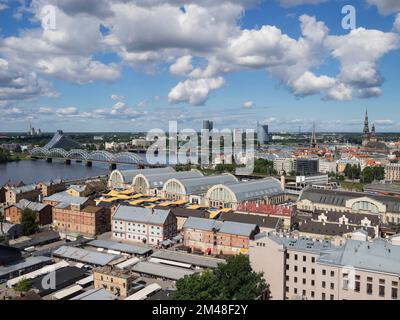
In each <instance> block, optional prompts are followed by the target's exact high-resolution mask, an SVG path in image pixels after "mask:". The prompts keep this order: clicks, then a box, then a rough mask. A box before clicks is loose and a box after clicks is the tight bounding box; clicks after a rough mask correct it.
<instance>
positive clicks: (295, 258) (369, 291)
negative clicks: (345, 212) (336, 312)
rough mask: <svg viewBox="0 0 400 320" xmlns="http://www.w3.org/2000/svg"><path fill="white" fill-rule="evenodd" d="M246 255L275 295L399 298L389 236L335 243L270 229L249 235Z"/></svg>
mask: <svg viewBox="0 0 400 320" xmlns="http://www.w3.org/2000/svg"><path fill="white" fill-rule="evenodd" d="M355 238H357V237H355ZM397 238H398V237H397ZM249 256H250V262H251V265H252V268H253V269H254V270H255V271H257V272H264V278H265V279H266V281H267V283H269V284H270V290H271V295H272V299H275V300H285V299H308V300H398V299H399V276H400V246H399V245H398V243H397V241H396V239H395V238H393V239H391V240H383V239H375V240H373V241H372V242H368V241H366V238H364V239H362V238H357V239H350V240H347V241H346V243H345V244H344V245H342V246H337V247H335V246H332V245H331V244H330V242H328V241H319V240H315V239H311V238H305V237H298V238H294V237H290V236H285V235H280V234H277V233H272V232H270V233H268V234H266V233H262V234H259V235H258V236H256V237H255V239H254V240H253V241H251V244H250V249H249Z"/></svg>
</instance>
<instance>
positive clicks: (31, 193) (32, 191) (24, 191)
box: [5, 184, 41, 206]
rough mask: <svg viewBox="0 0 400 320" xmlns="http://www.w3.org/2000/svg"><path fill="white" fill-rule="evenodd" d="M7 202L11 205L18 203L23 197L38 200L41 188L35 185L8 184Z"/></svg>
mask: <svg viewBox="0 0 400 320" xmlns="http://www.w3.org/2000/svg"><path fill="white" fill-rule="evenodd" d="M5 188H6V204H7V205H9V206H11V205H14V204H17V202H19V201H20V200H22V199H26V200H29V201H37V200H38V198H39V195H40V192H41V191H40V189H39V188H38V187H37V186H36V185H34V184H31V185H27V186H20V187H10V186H6V187H5Z"/></svg>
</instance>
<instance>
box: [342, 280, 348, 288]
mask: <svg viewBox="0 0 400 320" xmlns="http://www.w3.org/2000/svg"><path fill="white" fill-rule="evenodd" d="M343 290H349V280H348V279H343Z"/></svg>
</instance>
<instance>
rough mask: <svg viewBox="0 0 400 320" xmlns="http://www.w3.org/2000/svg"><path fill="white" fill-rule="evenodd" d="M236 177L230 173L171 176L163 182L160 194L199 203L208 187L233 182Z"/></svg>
mask: <svg viewBox="0 0 400 320" xmlns="http://www.w3.org/2000/svg"><path fill="white" fill-rule="evenodd" d="M237 182H238V179H237V178H236V177H235V176H233V175H232V174H229V173H228V174H222V175H215V176H206V177H198V178H189V179H187V178H177V177H175V178H172V179H169V180H167V181H166V182H165V183H164V187H163V190H162V195H163V196H164V197H166V198H167V199H170V200H186V201H188V202H191V203H194V204H200V203H201V202H202V201H201V200H202V198H203V197H202V195H204V194H206V193H207V191H208V189H210V188H211V187H213V186H214V185H219V184H224V185H225V184H234V183H237Z"/></svg>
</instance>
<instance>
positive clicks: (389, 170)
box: [385, 163, 400, 182]
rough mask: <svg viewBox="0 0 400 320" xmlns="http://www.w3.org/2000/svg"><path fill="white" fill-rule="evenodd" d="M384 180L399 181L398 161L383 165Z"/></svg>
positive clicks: (399, 164) (399, 168)
mask: <svg viewBox="0 0 400 320" xmlns="http://www.w3.org/2000/svg"><path fill="white" fill-rule="evenodd" d="M385 180H386V181H392V182H393V181H394V182H399V181H400V163H390V164H387V165H386V166H385Z"/></svg>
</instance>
